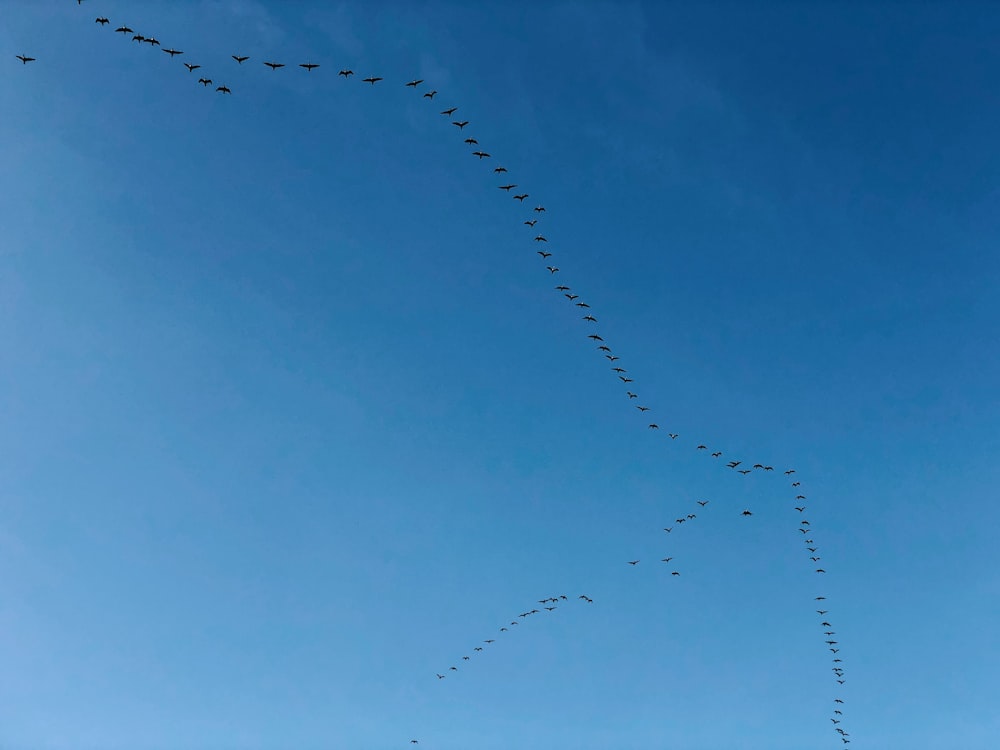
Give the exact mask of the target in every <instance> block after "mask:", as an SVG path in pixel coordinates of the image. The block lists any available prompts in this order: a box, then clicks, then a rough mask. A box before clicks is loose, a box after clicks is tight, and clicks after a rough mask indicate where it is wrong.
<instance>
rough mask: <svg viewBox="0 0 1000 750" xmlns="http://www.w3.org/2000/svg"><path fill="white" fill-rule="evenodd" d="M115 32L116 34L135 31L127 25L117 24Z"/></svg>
mask: <svg viewBox="0 0 1000 750" xmlns="http://www.w3.org/2000/svg"><path fill="white" fill-rule="evenodd" d="M115 33H117V34H134V33H135V32H134V31H132V29H130V28H129V27H128V26H119V27H118V28H117V29H115Z"/></svg>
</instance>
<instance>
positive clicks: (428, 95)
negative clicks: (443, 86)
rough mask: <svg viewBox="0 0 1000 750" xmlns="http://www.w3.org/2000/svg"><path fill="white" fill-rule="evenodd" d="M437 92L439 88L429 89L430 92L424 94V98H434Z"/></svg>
mask: <svg viewBox="0 0 1000 750" xmlns="http://www.w3.org/2000/svg"><path fill="white" fill-rule="evenodd" d="M436 93H437V90H434V91H428V92H427V93H426V94H424V98H425V99H433V98H434V95H435V94H436Z"/></svg>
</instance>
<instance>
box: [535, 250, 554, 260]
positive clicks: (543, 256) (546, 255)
mask: <svg viewBox="0 0 1000 750" xmlns="http://www.w3.org/2000/svg"><path fill="white" fill-rule="evenodd" d="M537 252H538V254H539V255H541V256H542V260H544V259H545V258H551V257H552V253H547V252H545V251H544V250H538V251H537Z"/></svg>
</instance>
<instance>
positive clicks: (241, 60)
mask: <svg viewBox="0 0 1000 750" xmlns="http://www.w3.org/2000/svg"><path fill="white" fill-rule="evenodd" d="M230 57H232V58H233V59H234V60H235V61H236V62H238V63H239V64H240V65H242V64H243V63H244V62H246V61H247V60H249V59H250V55H230Z"/></svg>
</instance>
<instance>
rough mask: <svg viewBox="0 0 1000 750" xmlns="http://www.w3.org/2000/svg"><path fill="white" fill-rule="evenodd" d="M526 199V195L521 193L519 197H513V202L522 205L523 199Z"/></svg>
mask: <svg viewBox="0 0 1000 750" xmlns="http://www.w3.org/2000/svg"><path fill="white" fill-rule="evenodd" d="M527 197H528V194H527V193H521V194H520V195H515V196H514V200H516V201H521V203H524V199H525V198H527Z"/></svg>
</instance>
